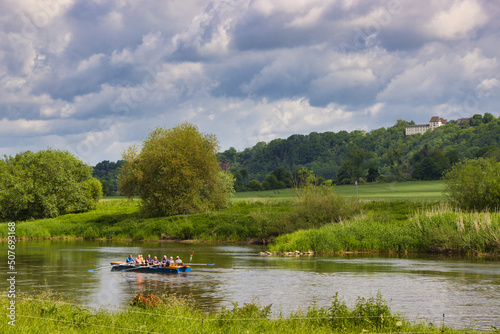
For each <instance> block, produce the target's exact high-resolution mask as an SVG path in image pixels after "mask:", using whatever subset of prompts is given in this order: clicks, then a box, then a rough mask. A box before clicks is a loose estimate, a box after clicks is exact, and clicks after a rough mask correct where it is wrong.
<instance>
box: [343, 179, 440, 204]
mask: <svg viewBox="0 0 500 334" xmlns="http://www.w3.org/2000/svg"><path fill="white" fill-rule="evenodd" d="M444 187H445V186H444V183H443V182H442V181H412V182H392V183H368V184H360V185H358V198H359V199H382V200H394V199H403V198H405V199H425V200H434V199H444V194H443V191H444ZM335 191H336V192H337V193H338V194H339V195H341V196H344V197H352V198H355V197H356V186H354V185H345V186H337V187H335Z"/></svg>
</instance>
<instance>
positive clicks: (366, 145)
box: [219, 114, 500, 184]
mask: <svg viewBox="0 0 500 334" xmlns="http://www.w3.org/2000/svg"><path fill="white" fill-rule="evenodd" d="M474 117H475V118H474V120H475V121H476V122H475V123H474V122H471V125H468V124H463V125H458V124H457V122H456V121H450V122H448V123H447V124H446V125H444V126H441V127H439V128H437V129H435V130H434V131H428V132H426V133H425V134H423V135H421V134H416V135H412V136H405V127H406V126H407V125H409V124H410V123H409V122H407V121H403V120H398V121H397V122H396V124H395V125H394V126H392V127H389V128H380V129H376V130H373V131H370V132H364V131H352V132H350V133H349V132H346V131H340V132H337V133H334V132H324V133H316V132H313V133H310V134H309V135H292V136H290V137H288V138H286V139H275V140H272V141H271V142H269V143H264V142H260V143H257V144H256V145H255V146H253V147H251V148H247V149H245V150H243V151H242V152H236V150H235V149H233V148H231V149H229V150H227V151H225V152H222V153H220V155H219V158H220V160H221V161H222V162H225V163H226V166H230V168H229V170H230V171H231V172H233V174H235V175H236V177H237V178H239V179H241V180H242V181H243V183H245V182H248V180H253V179H256V180H259V181H263V180H265V178H266V177H267V176H268V175H269V173H271V172H273V171H274V170H275V169H276V168H278V167H284V168H285V169H286V170H288V171H294V170H297V169H299V168H301V167H306V168H307V169H308V170H309V171H312V172H313V173H315V174H316V175H318V176H321V177H323V178H325V179H332V180H336V181H337V182H339V183H341V184H342V183H346V184H347V183H352V181H354V180H360V181H369V182H370V181H375V180H377V179H378V180H381V181H407V180H412V179H422V180H432V179H439V178H440V177H441V175H442V173H443V171H444V170H446V169H448V168H449V167H450V166H451V165H452V164H453V163H455V162H457V161H459V160H461V159H466V158H472V157H475V156H495V157H500V117H499V118H498V119H496V118H495V117H493V116H492V115H491V114H485V116H484V117H483V116H481V115H475V116H474ZM477 120H479V121H478V122H477ZM241 171H243V175H238V174H239V173H240V172H241ZM243 176H244V177H243Z"/></svg>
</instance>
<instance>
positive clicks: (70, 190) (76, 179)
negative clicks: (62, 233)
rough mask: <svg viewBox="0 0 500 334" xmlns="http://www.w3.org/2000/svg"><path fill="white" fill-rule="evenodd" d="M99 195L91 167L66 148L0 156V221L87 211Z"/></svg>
mask: <svg viewBox="0 0 500 334" xmlns="http://www.w3.org/2000/svg"><path fill="white" fill-rule="evenodd" d="M101 196H102V188H101V183H100V182H99V181H98V180H97V179H95V178H93V177H92V167H90V166H87V165H85V164H84V163H83V162H82V161H81V160H79V159H78V158H76V157H75V156H73V155H72V154H71V153H69V152H65V151H59V150H50V149H49V150H45V151H39V152H37V153H33V152H30V151H26V152H22V153H19V154H17V155H16V156H15V157H6V158H5V159H0V221H7V220H27V219H31V218H33V219H39V218H51V217H57V216H59V215H61V214H66V213H72V212H84V211H89V210H93V209H95V208H96V206H97V202H98V200H99V198H100V197H101Z"/></svg>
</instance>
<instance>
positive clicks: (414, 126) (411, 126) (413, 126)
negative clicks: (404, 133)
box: [406, 124, 429, 128]
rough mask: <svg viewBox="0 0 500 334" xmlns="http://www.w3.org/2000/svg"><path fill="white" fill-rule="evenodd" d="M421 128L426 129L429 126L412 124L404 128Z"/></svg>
mask: <svg viewBox="0 0 500 334" xmlns="http://www.w3.org/2000/svg"><path fill="white" fill-rule="evenodd" d="M421 126H425V127H428V126H429V124H413V125H407V126H406V127H407V128H416V127H421Z"/></svg>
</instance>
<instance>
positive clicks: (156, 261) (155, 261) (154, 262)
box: [151, 256, 160, 267]
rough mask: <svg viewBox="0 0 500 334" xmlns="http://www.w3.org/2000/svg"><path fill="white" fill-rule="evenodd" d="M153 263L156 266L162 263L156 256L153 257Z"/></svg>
mask: <svg viewBox="0 0 500 334" xmlns="http://www.w3.org/2000/svg"><path fill="white" fill-rule="evenodd" d="M151 265H152V266H155V267H157V266H159V265H160V261H158V258H157V257H156V256H155V257H154V258H153V260H151Z"/></svg>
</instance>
